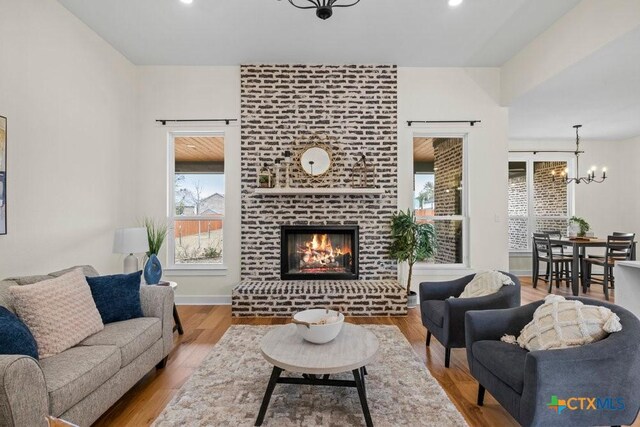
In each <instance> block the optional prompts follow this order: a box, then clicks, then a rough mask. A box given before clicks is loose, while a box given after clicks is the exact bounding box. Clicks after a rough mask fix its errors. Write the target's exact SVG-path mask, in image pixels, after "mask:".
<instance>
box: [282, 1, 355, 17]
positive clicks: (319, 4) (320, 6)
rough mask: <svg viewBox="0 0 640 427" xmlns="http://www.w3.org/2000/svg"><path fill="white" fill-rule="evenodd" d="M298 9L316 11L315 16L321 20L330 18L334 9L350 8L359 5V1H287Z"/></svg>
mask: <svg viewBox="0 0 640 427" xmlns="http://www.w3.org/2000/svg"><path fill="white" fill-rule="evenodd" d="M289 3H291V4H292V5H293V6H295V7H297V8H298V9H316V16H317V17H318V18H320V19H322V20H326V19H329V18H331V16H332V15H333V8H334V7H351V6H355V5H356V4H358V3H360V0H350V1H344V0H289Z"/></svg>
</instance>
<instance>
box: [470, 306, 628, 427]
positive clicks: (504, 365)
mask: <svg viewBox="0 0 640 427" xmlns="http://www.w3.org/2000/svg"><path fill="white" fill-rule="evenodd" d="M567 299H570V300H579V301H582V302H583V303H584V304H590V305H598V306H604V307H608V308H610V309H611V310H612V311H613V312H614V313H616V314H617V315H618V316H619V317H620V322H621V323H622V331H620V332H615V333H613V334H610V335H609V336H608V337H607V338H605V339H603V340H601V341H598V342H595V343H592V344H587V345H584V346H580V347H572V348H567V349H558V350H544V351H531V352H530V351H527V350H525V349H522V348H520V347H519V346H517V345H513V344H507V343H504V342H501V341H500V338H501V337H502V336H503V335H505V334H507V335H515V336H518V335H519V334H520V331H521V330H522V328H523V327H524V326H525V325H526V324H527V323H529V322H530V321H531V320H532V319H533V312H534V311H535V310H536V308H538V307H539V306H540V305H541V304H542V303H543V301H537V302H534V303H531V304H527V305H525V306H522V307H518V308H511V309H507V310H489V311H469V312H468V313H467V314H466V321H465V323H466V335H467V337H466V341H467V361H468V362H469V371H470V372H471V375H473V377H475V379H476V380H478V383H479V388H478V405H482V403H483V398H484V391H485V389H486V390H489V392H490V393H491V395H492V396H493V397H494V398H495V399H496V400H497V401H498V402H499V403H500V404H501V405H502V406H503V407H504V408H505V409H506V410H507V411H508V412H509V413H510V414H511V415H512V416H513V417H514V418H515V419H516V420H517V421H518V422H519V423H520V424H522V425H523V426H525V427H526V426H594V425H598V426H601V425H630V424H632V423H633V422H634V420H635V419H636V416H637V415H638V410H639V409H640V320H638V318H637V317H636V316H634V315H633V314H632V313H631V312H629V311H628V310H625V309H624V308H622V307H619V306H617V305H614V304H610V303H607V302H604V301H596V300H592V299H588V298H579V297H568V298H567ZM552 396H557V398H558V399H563V400H566V399H568V398H570V397H591V398H593V397H599V398H601V399H605V398H613V402H614V405H613V406H614V407H617V408H620V405H619V404H618V403H617V402H616V399H618V398H622V399H624V409H618V410H570V409H565V410H563V411H562V412H561V413H557V412H556V411H554V410H553V409H552V408H549V407H548V405H547V404H548V403H550V401H551V398H552ZM572 406H573V407H575V406H576V403H575V401H574V402H573V403H572Z"/></svg>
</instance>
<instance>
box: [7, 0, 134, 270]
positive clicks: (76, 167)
mask: <svg viewBox="0 0 640 427" xmlns="http://www.w3.org/2000/svg"><path fill="white" fill-rule="evenodd" d="M136 84H137V83H136V72H135V67H134V66H133V65H132V64H130V63H129V62H128V61H127V60H126V59H125V58H124V57H123V56H122V55H121V54H119V53H117V52H116V51H115V50H114V49H113V48H112V47H111V46H109V45H108V44H107V43H106V42H105V41H104V40H102V39H101V38H100V37H98V36H97V35H96V34H95V33H94V32H93V31H91V30H90V29H89V28H87V27H86V26H85V25H84V24H83V23H81V22H80V21H79V20H78V19H77V18H75V17H74V16H73V15H71V14H70V13H69V12H68V11H67V10H66V9H64V8H63V7H62V6H61V5H60V4H59V3H58V2H56V1H54V0H20V1H2V2H0V115H4V116H7V118H8V162H7V168H8V170H7V173H8V176H7V197H8V202H7V208H8V214H7V216H8V234H7V235H6V236H0V278H3V277H6V276H9V275H18V274H34V273H46V272H49V271H53V270H56V269H60V268H65V267H69V266H71V265H75V264H82V263H90V264H94V265H95V266H96V267H97V268H98V269H99V270H100V271H102V272H112V271H118V270H120V269H121V265H122V264H121V259H120V258H119V257H118V256H117V255H113V254H112V253H111V252H112V245H113V231H114V229H115V228H116V227H118V226H120V225H122V224H126V223H127V222H128V221H129V220H130V216H131V213H132V210H131V209H130V205H131V203H132V201H133V196H134V194H133V193H132V192H131V191H129V187H128V186H129V183H130V182H131V180H132V178H133V177H134V171H133V169H134V146H133V144H134V142H135V138H134V135H135V132H136V128H135V114H136V110H135V104H136V94H135V88H136Z"/></svg>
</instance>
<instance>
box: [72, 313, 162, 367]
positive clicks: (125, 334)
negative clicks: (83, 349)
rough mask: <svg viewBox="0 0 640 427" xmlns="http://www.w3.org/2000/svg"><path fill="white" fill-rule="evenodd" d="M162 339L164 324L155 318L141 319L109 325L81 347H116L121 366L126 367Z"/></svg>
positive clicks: (83, 342)
mask: <svg viewBox="0 0 640 427" xmlns="http://www.w3.org/2000/svg"><path fill="white" fill-rule="evenodd" d="M161 337H162V323H161V322H160V319H157V318H155V317H141V318H139V319H131V320H125V321H124V322H115V323H109V324H108V325H105V326H104V329H103V330H102V331H100V332H98V333H97V334H95V335H92V336H90V337H89V338H87V339H86V340H84V341H82V342H81V343H80V345H84V346H90V345H114V346H116V347H118V348H119V349H120V359H121V366H122V367H125V366H127V365H128V364H129V363H131V362H132V361H133V360H134V359H135V358H136V357H138V356H140V355H141V354H142V353H143V352H144V351H146V350H147V349H148V348H150V347H151V346H152V345H153V343H154V342H156V341H158V340H159V339H160V338H161Z"/></svg>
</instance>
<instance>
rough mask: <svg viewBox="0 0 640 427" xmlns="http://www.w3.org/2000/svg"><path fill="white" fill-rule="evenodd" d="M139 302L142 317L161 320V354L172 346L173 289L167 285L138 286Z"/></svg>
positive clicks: (166, 352)
mask: <svg viewBox="0 0 640 427" xmlns="http://www.w3.org/2000/svg"><path fill="white" fill-rule="evenodd" d="M140 303H141V304H142V313H143V314H144V317H157V318H158V319H160V321H161V322H162V340H163V342H164V345H163V347H164V348H163V350H164V351H163V355H164V356H167V355H168V354H169V352H170V351H171V349H172V348H173V322H174V321H173V303H174V295H173V289H171V287H169V286H155V285H142V286H140Z"/></svg>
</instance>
